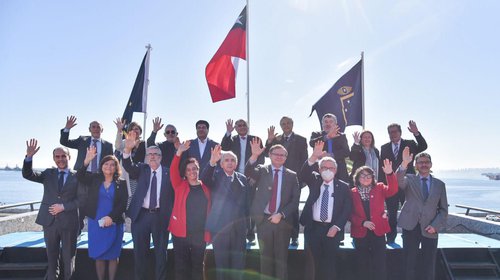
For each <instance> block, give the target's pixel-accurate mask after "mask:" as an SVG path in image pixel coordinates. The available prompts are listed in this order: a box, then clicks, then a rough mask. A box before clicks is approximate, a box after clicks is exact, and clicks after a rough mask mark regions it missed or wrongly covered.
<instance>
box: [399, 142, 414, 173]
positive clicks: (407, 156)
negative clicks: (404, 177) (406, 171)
mask: <svg viewBox="0 0 500 280" xmlns="http://www.w3.org/2000/svg"><path fill="white" fill-rule="evenodd" d="M412 160H413V154H410V147H405V148H404V150H403V162H401V166H402V167H403V168H406V167H407V166H408V164H409V163H410V162H411V161H412Z"/></svg>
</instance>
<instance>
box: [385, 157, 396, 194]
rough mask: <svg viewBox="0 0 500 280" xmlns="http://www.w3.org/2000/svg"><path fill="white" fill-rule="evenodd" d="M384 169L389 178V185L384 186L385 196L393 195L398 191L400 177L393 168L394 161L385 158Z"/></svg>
mask: <svg viewBox="0 0 500 280" xmlns="http://www.w3.org/2000/svg"><path fill="white" fill-rule="evenodd" d="M382 170H383V171H384V173H385V178H386V180H387V186H384V195H385V197H391V196H393V195H395V194H396V193H398V179H397V178H396V175H395V174H394V172H393V170H392V162H391V161H390V160H389V159H387V158H386V159H384V166H383V167H382Z"/></svg>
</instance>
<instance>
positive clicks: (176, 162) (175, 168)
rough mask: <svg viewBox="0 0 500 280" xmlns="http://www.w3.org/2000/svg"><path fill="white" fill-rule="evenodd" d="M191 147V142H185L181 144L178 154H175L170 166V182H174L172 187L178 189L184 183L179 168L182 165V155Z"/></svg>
mask: <svg viewBox="0 0 500 280" xmlns="http://www.w3.org/2000/svg"><path fill="white" fill-rule="evenodd" d="M190 145H191V141H184V142H182V143H181V145H180V146H179V148H178V149H177V152H176V153H175V156H174V158H173V159H172V164H171V165H170V181H171V182H172V186H173V187H174V189H175V188H178V187H179V186H180V184H181V182H182V176H181V173H180V171H179V166H180V164H181V156H182V153H184V152H185V151H187V150H188V149H189V146H190Z"/></svg>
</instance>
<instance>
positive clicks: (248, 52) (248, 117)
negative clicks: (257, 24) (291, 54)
mask: <svg viewBox="0 0 500 280" xmlns="http://www.w3.org/2000/svg"><path fill="white" fill-rule="evenodd" d="M248 2H249V0H247V7H246V13H247V16H246V32H245V36H246V38H245V52H246V54H245V56H246V59H247V124H248V127H249V128H250V127H251V126H250V49H249V48H248V45H249V40H248V39H249V37H250V24H249V22H250V7H249V6H248ZM249 130H250V129H249Z"/></svg>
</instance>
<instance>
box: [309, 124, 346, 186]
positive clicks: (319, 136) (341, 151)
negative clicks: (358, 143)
mask: <svg viewBox="0 0 500 280" xmlns="http://www.w3.org/2000/svg"><path fill="white" fill-rule="evenodd" d="M326 135H327V133H326V132H325V131H318V132H313V133H312V134H311V140H310V141H309V145H310V146H311V147H313V148H314V144H315V143H316V142H317V141H319V140H321V141H323V142H325V146H324V147H323V150H324V151H327V152H328V142H327V140H328V138H327V137H326ZM332 146H333V147H332V148H333V156H334V158H335V161H336V162H337V174H336V175H335V177H336V178H338V179H340V180H342V181H344V182H349V175H348V174H347V166H346V163H345V158H346V157H348V156H349V145H348V144H347V138H346V136H345V134H343V133H341V134H340V136H338V137H335V138H332Z"/></svg>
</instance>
